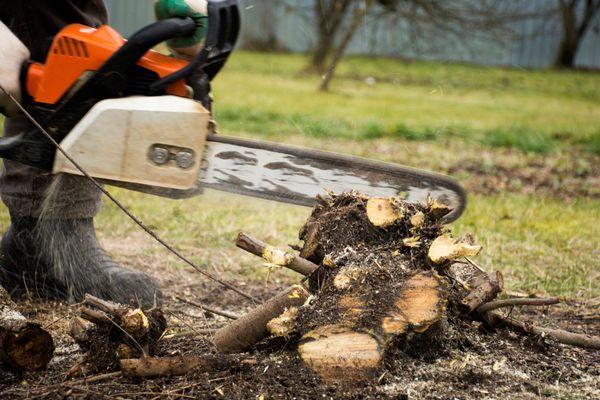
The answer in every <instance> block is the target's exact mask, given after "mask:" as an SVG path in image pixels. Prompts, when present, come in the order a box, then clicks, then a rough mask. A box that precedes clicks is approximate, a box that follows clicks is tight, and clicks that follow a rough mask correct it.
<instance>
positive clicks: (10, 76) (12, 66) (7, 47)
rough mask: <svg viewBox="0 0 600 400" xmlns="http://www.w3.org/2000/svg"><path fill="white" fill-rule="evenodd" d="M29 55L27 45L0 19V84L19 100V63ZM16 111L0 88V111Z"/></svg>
mask: <svg viewBox="0 0 600 400" xmlns="http://www.w3.org/2000/svg"><path fill="white" fill-rule="evenodd" d="M29 56H30V54H29V50H27V47H25V45H24V44H23V43H22V42H21V41H20V40H19V38H17V37H16V36H15V35H14V33H12V32H11V31H10V29H8V27H7V26H6V25H4V23H3V22H2V21H0V86H2V87H3V88H4V89H5V90H6V91H7V92H9V93H10V94H12V95H13V96H14V97H15V98H16V99H17V100H19V101H20V100H21V83H20V80H19V75H20V74H21V65H22V64H23V62H24V61H25V60H28V59H29ZM18 111H19V109H18V108H17V106H16V105H15V103H14V102H13V101H12V100H11V99H10V98H9V97H8V96H7V95H6V93H4V91H2V90H0V112H1V113H2V114H4V115H6V116H7V117H11V116H13V115H15V114H17V112H18Z"/></svg>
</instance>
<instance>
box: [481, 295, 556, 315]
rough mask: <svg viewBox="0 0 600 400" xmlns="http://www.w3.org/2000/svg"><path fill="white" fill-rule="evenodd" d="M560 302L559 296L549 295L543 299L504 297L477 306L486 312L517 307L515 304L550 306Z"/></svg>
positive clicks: (482, 311)
mask: <svg viewBox="0 0 600 400" xmlns="http://www.w3.org/2000/svg"><path fill="white" fill-rule="evenodd" d="M558 303H560V299H559V298H558V297H549V298H541V299H502V300H495V301H490V302H488V303H484V304H482V305H480V306H479V307H477V312H478V313H486V312H488V311H492V310H496V309H498V308H503V307H515V306H549V305H553V304H558Z"/></svg>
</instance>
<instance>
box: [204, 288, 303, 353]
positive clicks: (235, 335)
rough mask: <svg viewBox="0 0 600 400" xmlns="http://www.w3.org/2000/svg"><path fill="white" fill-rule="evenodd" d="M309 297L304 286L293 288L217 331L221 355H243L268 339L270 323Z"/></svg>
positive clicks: (216, 343) (217, 341) (216, 342)
mask: <svg viewBox="0 0 600 400" xmlns="http://www.w3.org/2000/svg"><path fill="white" fill-rule="evenodd" d="M308 296H309V294H308V292H307V291H306V290H305V289H304V288H303V287H302V286H299V285H294V286H291V287H290V288H288V289H287V290H285V291H283V292H282V293H280V294H278V295H276V296H275V297H272V298H271V299H269V300H267V301H266V302H265V303H263V304H261V305H260V306H258V307H256V308H255V309H253V310H251V311H250V312H249V313H248V314H246V315H244V316H242V317H240V318H239V319H236V320H235V321H233V322H231V323H230V324H229V325H227V326H226V327H224V328H222V329H220V330H219V331H217V333H216V334H215V338H214V342H213V343H214V344H215V346H216V347H217V349H218V350H219V351H220V352H221V353H241V352H244V351H246V350H249V349H251V348H252V347H253V346H254V345H255V344H256V343H258V342H259V341H261V340H262V339H264V338H265V337H267V335H268V334H269V331H268V328H267V324H268V322H269V321H271V320H272V319H273V318H276V317H278V316H280V315H281V313H283V312H284V311H285V309H287V308H291V307H298V306H301V305H302V304H304V302H305V301H306V299H308Z"/></svg>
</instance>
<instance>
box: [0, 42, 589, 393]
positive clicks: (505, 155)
mask: <svg viewBox="0 0 600 400" xmlns="http://www.w3.org/2000/svg"><path fill="white" fill-rule="evenodd" d="M302 62H303V58H302V57H301V56H293V55H274V54H253V53H240V54H237V55H235V56H234V57H233V59H232V60H231V62H230V64H229V66H228V67H227V68H226V70H225V71H224V72H223V74H222V75H220V76H219V77H218V78H217V80H216V82H215V85H214V86H215V87H214V90H215V101H216V103H215V108H216V118H217V121H218V122H219V124H220V131H221V132H222V133H223V134H227V135H239V136H244V137H252V138H260V139H268V140H273V141H282V142H288V143H292V144H298V145H304V146H310V147H318V148H323V149H328V150H334V151H343V152H347V153H351V154H356V155H360V156H365V157H371V158H376V159H381V160H385V161H392V162H398V163H402V164H406V165H410V166H414V167H421V168H428V169H432V170H435V171H439V172H446V173H450V174H452V175H453V176H455V177H456V178H457V179H458V180H459V181H461V183H463V184H464V185H465V187H466V188H467V190H468V191H469V193H470V196H469V204H468V206H467V210H466V212H465V214H464V216H463V217H461V219H460V220H459V221H457V222H456V223H455V224H454V228H453V229H454V231H455V232H457V233H465V232H472V233H473V234H474V235H475V237H476V238H477V240H478V242H479V243H481V244H483V245H484V251H483V253H482V254H481V255H480V256H479V257H478V262H479V263H480V264H482V265H483V266H485V267H486V268H488V269H489V270H492V269H499V270H501V271H502V272H503V273H504V277H505V281H506V287H507V290H509V291H511V292H521V293H526V294H553V295H560V296H565V297H567V298H569V299H570V303H569V304H568V305H563V306H560V307H554V308H553V309H552V310H548V311H543V312H539V313H536V315H533V316H528V317H531V318H533V319H537V320H540V321H541V322H542V323H546V324H548V325H549V326H551V325H553V324H558V325H559V326H562V327H564V328H571V329H575V330H578V331H580V332H589V333H595V334H598V333H599V332H600V322H599V319H598V307H599V306H600V302H599V300H598V299H599V298H600V285H598V278H599V269H598V259H599V256H600V247H599V241H598V238H599V237H600V224H599V223H598V222H599V221H600V179H599V178H598V177H599V176H600V101H599V100H600V74H599V73H594V72H559V71H521V70H511V69H502V68H485V67H476V66H466V65H446V64H435V63H412V62H400V61H396V60H376V61H374V60H368V59H364V58H352V59H349V60H348V61H347V62H345V63H343V64H342V66H341V69H340V75H339V77H338V78H337V79H336V81H334V85H333V87H332V91H331V92H330V93H325V94H323V93H317V91H316V87H317V84H318V78H316V77H314V76H305V75H302V74H300V73H299V72H298V71H300V70H301V67H302ZM110 190H111V192H113V193H114V194H115V196H116V197H118V198H119V199H121V200H122V201H123V202H124V203H125V204H126V205H127V206H128V207H130V208H131V209H132V211H133V212H134V213H136V214H137V215H139V216H140V217H141V219H142V220H144V221H145V222H146V223H147V224H148V225H150V226H152V227H153V228H154V229H156V230H157V231H158V232H159V233H160V234H161V235H162V236H163V237H165V238H166V239H167V240H168V241H170V242H172V243H173V244H174V245H175V247H176V248H177V249H179V250H180V251H182V252H183V253H185V254H186V255H189V256H191V257H192V258H193V259H194V260H195V261H197V262H199V263H200V264H201V265H202V266H204V267H206V268H207V269H208V270H209V271H211V272H213V273H215V274H217V275H219V276H221V277H222V278H224V279H229V280H233V281H236V282H238V283H243V284H245V286H246V287H247V288H248V290H250V291H252V292H253V293H254V294H255V295H256V296H258V297H260V298H266V297H268V296H269V295H270V294H272V293H274V292H275V291H276V289H277V288H279V287H282V286H283V285H285V284H288V283H291V282H295V281H297V280H298V278H297V276H294V275H293V274H292V273H290V272H284V271H273V272H271V273H268V272H267V270H266V269H265V267H264V266H263V265H261V263H260V261H259V260H257V259H256V258H253V257H252V256H249V255H246V254H244V253H243V252H241V251H240V250H237V249H235V247H234V245H233V240H234V238H235V235H236V234H237V232H238V231H240V230H244V231H246V232H249V233H251V234H252V235H254V236H255V237H258V238H261V239H263V240H265V241H268V242H270V243H272V244H274V245H280V246H285V245H286V244H289V243H297V233H298V230H299V228H300V226H301V225H302V223H303V222H304V220H305V219H306V218H307V216H308V215H309V213H310V210H308V209H304V208H299V207H294V206H289V205H283V204H276V203H270V202H265V201H262V200H254V199H247V198H240V197H236V196H232V195H227V194H221V193H217V192H211V191H209V192H207V193H206V194H205V195H204V196H201V197H197V198H194V199H190V200H186V201H171V200H165V199H160V198H154V197H149V196H147V195H142V194H138V193H131V192H127V191H124V190H120V189H112V188H111V189H110ZM7 226H8V215H7V212H6V209H2V210H0V229H1V230H2V231H4V230H5V229H6V228H7ZM97 227H98V230H99V232H100V238H101V241H102V243H103V244H104V245H105V246H106V248H107V249H108V250H109V251H110V252H111V254H113V255H114V256H115V258H116V259H118V260H119V261H121V262H123V263H124V264H125V265H127V266H129V267H131V268H136V269H140V270H143V271H146V272H148V273H149V274H151V275H153V276H155V277H157V278H158V279H159V280H160V281H161V283H162V284H163V286H164V288H165V292H166V295H167V299H168V300H167V309H168V310H170V313H169V315H170V323H171V324H172V325H173V327H174V329H175V330H176V331H190V330H191V329H192V328H206V327H214V326H219V325H220V324H222V323H224V321H223V320H221V319H220V318H207V317H206V316H204V315H203V314H202V313H201V312H198V311H197V310H193V309H190V308H188V307H184V306H183V305H181V304H180V303H178V302H176V301H175V300H173V299H172V296H173V295H175V294H178V295H183V296H185V297H189V298H192V299H196V300H201V301H206V302H207V303H211V304H213V305H219V306H220V307H221V308H225V309H228V310H230V311H236V312H242V311H244V310H245V309H247V308H248V307H250V304H247V303H246V302H243V301H240V299H239V298H237V297H235V296H233V295H231V294H223V293H222V291H220V290H219V289H218V288H217V287H215V286H214V285H212V284H208V283H206V282H205V281H204V279H203V278H202V277H201V276H200V275H199V274H197V273H195V272H193V271H190V270H189V269H188V268H187V267H186V266H184V265H182V264H181V263H180V262H179V261H177V260H176V259H175V258H173V257H172V256H170V255H169V254H168V253H167V252H166V251H165V250H164V249H162V248H161V247H160V246H158V245H157V244H155V243H153V242H152V240H150V239H149V238H148V237H147V236H145V235H144V234H143V233H142V232H140V231H139V230H138V229H137V228H136V227H135V226H134V225H133V224H132V223H131V222H129V221H128V220H127V219H126V218H125V217H124V216H123V215H122V214H121V213H120V212H119V211H118V210H117V209H116V207H114V206H113V205H111V204H109V203H107V204H106V205H105V207H104V208H103V210H102V212H101V214H100V216H99V218H98V219H97ZM21 304H22V305H23V307H24V309H25V310H26V312H27V313H28V314H29V315H30V316H35V317H38V318H41V319H42V320H43V321H44V323H46V324H52V325H51V327H50V329H51V330H52V331H53V333H55V334H56V335H57V338H58V344H59V346H58V347H59V350H58V357H56V359H55V361H54V362H53V364H52V366H51V369H50V371H49V373H48V374H34V375H30V376H27V375H26V376H14V375H12V374H4V375H3V376H2V377H1V378H0V391H5V393H6V394H10V395H12V396H16V395H20V396H28V395H31V394H32V392H31V391H33V393H34V394H38V395H44V394H48V395H50V394H52V395H55V396H60V395H64V394H65V393H66V392H67V391H68V390H74V391H72V392H71V394H72V395H76V394H84V395H88V396H91V397H98V398H102V397H103V396H115V397H119V393H122V394H121V395H120V397H123V398H129V397H133V395H132V394H127V393H131V392H132V391H134V392H138V394H139V396H141V397H152V396H151V394H152V393H154V394H155V395H157V396H159V395H161V394H162V395H164V394H166V393H169V391H171V390H179V391H177V392H172V393H171V397H172V398H185V396H190V395H191V396H193V395H194V393H195V394H196V395H198V394H199V393H201V394H204V395H212V396H214V397H220V396H221V393H223V396H224V397H228V396H229V395H232V394H235V393H237V396H238V397H242V395H243V394H244V390H245V391H246V393H247V394H249V395H250V396H259V395H260V394H264V396H265V397H266V398H270V397H273V396H274V395H275V394H277V393H279V394H281V395H290V394H291V393H293V392H292V391H286V390H284V389H283V388H284V387H285V386H286V382H287V381H286V379H287V377H289V375H287V374H283V372H282V370H283V369H285V365H286V364H285V363H282V360H283V358H285V357H287V356H286V355H285V353H279V354H277V355H275V356H273V359H272V360H271V361H270V362H269V364H268V365H260V367H261V368H262V369H261V371H258V370H257V371H250V372H248V371H241V372H239V373H236V374H233V375H232V376H227V375H218V376H215V377H212V376H211V377H206V376H201V377H200V378H201V379H196V380H195V379H194V378H193V377H187V378H181V379H173V380H160V381H156V382H144V383H143V384H142V385H138V386H136V385H134V383H132V382H127V381H125V380H117V381H115V382H107V383H106V382H105V383H99V384H98V385H96V386H89V387H85V388H83V389H82V388H81V385H79V386H77V385H76V386H77V387H76V388H75V389H73V388H71V387H66V386H59V387H58V389H57V387H51V386H50V387H48V389H47V391H44V390H43V388H42V387H40V385H41V384H44V383H45V382H51V383H53V384H54V383H57V382H60V381H61V380H62V379H63V378H62V377H61V375H60V373H61V372H64V371H65V369H66V368H67V367H68V363H69V361H71V360H72V358H73V357H74V356H75V355H74V350H73V348H72V343H71V342H69V339H68V338H66V337H65V335H64V329H66V320H67V319H68V317H69V316H70V315H71V311H70V308H69V307H68V306H66V305H64V304H53V303H52V304H47V303H44V302H41V301H40V300H38V299H33V300H29V301H24V300H23V301H22V303H21ZM490 335H491V337H490V341H493V342H496V343H499V344H498V346H493V347H492V348H486V347H485V346H483V345H482V346H479V347H478V346H475V350H472V351H469V350H465V351H464V352H461V353H460V354H450V355H448V356H447V357H446V358H445V359H444V360H445V361H441V363H440V364H439V365H438V364H435V365H433V364H427V363H425V364H423V365H420V366H419V365H416V364H415V365H411V366H410V367H409V368H407V371H409V372H410V373H411V374H414V376H416V377H418V379H416V380H415V381H414V383H413V384H411V385H408V386H406V385H404V384H400V383H399V382H401V377H394V376H385V377H383V378H382V380H381V381H380V382H379V384H378V385H376V387H373V388H370V389H366V388H364V389H363V393H365V394H368V395H370V396H373V397H375V396H381V395H388V396H398V397H402V396H405V397H406V396H409V397H411V398H412V397H416V398H418V397H432V398H435V397H436V396H437V397H439V398H446V397H449V396H456V397H474V398H475V397H482V396H490V397H507V398H510V397H513V398H531V397H544V396H552V397H558V398H590V397H594V395H596V396H597V395H598V392H594V390H597V388H598V384H599V382H598V381H597V375H598V373H597V372H598V369H597V365H598V361H600V360H599V357H600V356H599V354H598V352H589V351H588V352H586V351H583V350H573V349H568V348H564V347H561V346H556V345H553V344H550V345H549V346H550V347H547V345H544V344H542V345H541V346H542V347H543V348H544V351H542V352H541V353H540V352H537V351H535V352H534V351H533V350H532V349H531V348H532V346H533V345H532V344H531V343H528V342H522V341H519V340H517V339H515V338H509V339H506V338H505V337H504V336H503V337H499V336H494V335H496V334H490ZM177 340H179V341H181V342H180V344H179V345H177V346H175V347H172V346H169V348H168V349H165V354H166V353H168V352H172V351H181V352H191V351H194V349H196V350H197V349H200V350H202V351H208V350H209V344H208V342H207V341H206V338H203V339H198V338H194V337H190V336H187V337H181V338H177ZM515 347H519V348H525V349H528V348H529V349H530V350H529V351H530V353H529V354H530V355H529V357H531V359H534V358H536V357H539V359H536V363H535V365H544V363H545V365H547V367H546V368H544V370H543V371H532V370H530V369H529V367H528V366H527V362H526V361H527V360H522V359H517V358H515V356H514V355H511V354H521V353H511V348H515ZM174 349H176V350H174ZM503 354H504V355H503ZM557 354H558V355H557ZM278 357H279V358H278ZM503 357H504V358H503ZM557 357H558V358H559V359H560V360H562V361H563V362H564V364H562V365H556V363H555V362H554V360H555V359H557ZM504 359H506V361H503V360H504ZM568 360H571V361H568ZM267 367H268V368H267ZM257 368H258V367H257ZM504 368H506V370H504ZM262 370H264V374H263V375H264V376H265V377H266V378H264V379H263V378H261V379H258V378H257V377H260V376H262V375H261V374H260V373H259V372H262ZM498 371H500V372H498ZM278 373H280V374H281V375H280V376H279V375H278ZM496 375H500V376H501V378H498V379H492V377H493V376H496ZM594 375H596V376H594ZM278 376H279V378H278ZM244 378H247V379H246V380H244ZM248 381H251V382H255V384H251V383H248ZM244 382H245V383H244ZM302 382H304V385H305V386H307V387H314V385H315V381H314V379H313V378H310V379H309V378H306V379H305V380H303V381H302ZM288 383H289V382H288ZM186 385H191V386H190V387H188V388H185V386H186ZM270 385H273V386H272V387H270ZM236 387H238V389H236ZM182 388H183V389H182ZM30 390H31V391H30ZM77 390H79V391H77ZM142 390H143V391H146V392H147V394H146V395H144V394H143V393H141V394H140V393H139V392H140V391H142ZM319 391H320V393H323V394H324V395H325V396H326V397H336V396H342V395H344V394H346V395H348V396H352V393H350V392H348V393H346V392H344V390H343V389H340V388H338V389H335V388H323V387H320V388H319ZM297 393H298V395H299V397H311V395H314V394H315V393H317V392H310V391H308V389H306V390H305V391H301V390H300V389H298V392H297ZM354 395H355V396H356V393H354Z"/></svg>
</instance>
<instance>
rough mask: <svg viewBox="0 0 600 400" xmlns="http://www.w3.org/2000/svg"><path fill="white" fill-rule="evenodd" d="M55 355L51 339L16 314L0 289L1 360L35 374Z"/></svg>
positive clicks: (0, 288) (10, 366)
mask: <svg viewBox="0 0 600 400" xmlns="http://www.w3.org/2000/svg"><path fill="white" fill-rule="evenodd" d="M53 354H54V341H53V340H52V336H50V334H49V333H48V332H47V331H46V330H44V329H43V328H42V327H41V326H40V324H38V323H36V322H32V321H29V320H27V318H25V317H24V316H23V315H22V314H21V313H20V312H19V311H17V305H16V304H15V303H14V302H13V301H12V300H11V298H10V296H9V294H8V293H7V292H6V290H4V288H2V287H0V360H2V361H3V362H4V364H5V365H7V366H8V367H9V368H11V369H14V370H17V371H36V370H40V369H43V368H46V366H47V365H48V363H49V362H50V360H51V359H52V356H53Z"/></svg>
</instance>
